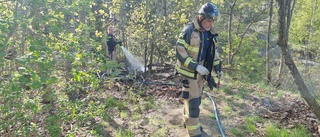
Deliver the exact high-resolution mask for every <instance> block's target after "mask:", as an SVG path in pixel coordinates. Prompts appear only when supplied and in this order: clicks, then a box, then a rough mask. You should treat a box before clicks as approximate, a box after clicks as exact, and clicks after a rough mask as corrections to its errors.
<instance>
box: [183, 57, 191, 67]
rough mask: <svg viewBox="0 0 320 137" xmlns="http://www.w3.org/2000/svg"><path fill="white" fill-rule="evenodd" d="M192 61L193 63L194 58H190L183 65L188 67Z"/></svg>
mask: <svg viewBox="0 0 320 137" xmlns="http://www.w3.org/2000/svg"><path fill="white" fill-rule="evenodd" d="M191 61H192V58H190V57H188V58H187V59H186V61H185V62H184V64H183V65H184V66H186V67H188V65H189V64H190V62H191Z"/></svg>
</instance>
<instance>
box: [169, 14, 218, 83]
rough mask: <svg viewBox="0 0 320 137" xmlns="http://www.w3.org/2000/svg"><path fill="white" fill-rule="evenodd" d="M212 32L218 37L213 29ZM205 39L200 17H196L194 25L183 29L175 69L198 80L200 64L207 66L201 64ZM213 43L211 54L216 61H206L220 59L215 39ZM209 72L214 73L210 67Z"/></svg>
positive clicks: (177, 49) (177, 48) (191, 24)
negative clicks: (197, 70)
mask: <svg viewBox="0 0 320 137" xmlns="http://www.w3.org/2000/svg"><path fill="white" fill-rule="evenodd" d="M210 32H211V34H212V35H217V34H216V32H215V31H214V29H213V27H212V28H211V30H210ZM203 37H204V36H203V33H202V31H201V30H200V26H199V24H198V16H196V17H195V18H194V20H193V22H192V23H189V24H188V25H187V26H185V27H184V28H183V30H182V32H181V33H180V35H179V38H178V40H177V44H176V54H177V64H176V67H175V68H176V70H177V72H178V73H180V74H181V75H183V76H187V77H189V78H194V79H196V78H197V72H196V68H197V66H198V64H206V62H204V63H203V62H199V57H200V55H201V54H202V53H203V51H202V48H203V42H202V41H204V40H203ZM201 39H202V40H201ZM212 43H213V45H211V46H213V50H211V52H210V54H211V55H212V56H211V57H214V59H212V58H211V59H205V61H208V60H211V61H213V60H217V59H220V58H219V54H218V53H217V51H216V50H215V43H216V40H215V39H213V42H212ZM211 64H212V63H211ZM208 69H209V68H208ZM209 71H210V72H211V71H212V67H210V70H209Z"/></svg>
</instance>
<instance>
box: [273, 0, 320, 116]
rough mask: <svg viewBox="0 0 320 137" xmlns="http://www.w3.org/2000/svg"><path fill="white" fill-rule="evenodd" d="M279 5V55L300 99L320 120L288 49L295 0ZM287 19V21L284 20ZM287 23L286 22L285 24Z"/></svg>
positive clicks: (317, 105) (315, 103)
mask: <svg viewBox="0 0 320 137" xmlns="http://www.w3.org/2000/svg"><path fill="white" fill-rule="evenodd" d="M277 2H278V4H279V9H278V15H279V19H278V21H279V31H278V33H279V36H278V42H277V43H278V45H279V46H280V48H281V53H282V56H283V58H284V59H285V64H286V65H287V66H288V68H289V70H290V73H291V75H292V77H293V79H294V82H295V84H296V85H297V87H298V89H299V91H300V94H301V95H302V98H303V99H304V100H305V101H306V102H307V103H308V105H309V107H310V108H311V110H312V111H313V113H314V114H315V115H316V116H317V118H318V119H320V106H319V104H318V103H317V101H316V100H315V98H314V97H313V96H312V94H311V93H310V92H309V91H308V88H307V86H306V84H305V83H304V80H303V78H302V76H301V75H300V72H299V71H298V69H297V67H296V65H295V63H294V61H293V59H292V56H291V53H290V50H289V47H288V31H289V27H290V19H291V14H292V12H291V13H290V12H288V11H290V9H291V11H292V9H293V8H294V6H292V7H291V8H290V6H291V3H292V2H293V5H294V4H295V0H293V1H292V0H285V1H284V0H277ZM287 8H288V9H287ZM286 19H287V20H286ZM286 21H287V22H286Z"/></svg>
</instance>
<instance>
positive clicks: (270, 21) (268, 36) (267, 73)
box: [266, 0, 273, 84]
mask: <svg viewBox="0 0 320 137" xmlns="http://www.w3.org/2000/svg"><path fill="white" fill-rule="evenodd" d="M269 10H270V11H269V23H268V30H267V43H266V83H267V84H269V83H270V82H271V70H270V54H269V52H270V33H271V32H270V31H271V25H272V14H273V0H270V9H269Z"/></svg>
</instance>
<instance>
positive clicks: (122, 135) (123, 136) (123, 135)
mask: <svg viewBox="0 0 320 137" xmlns="http://www.w3.org/2000/svg"><path fill="white" fill-rule="evenodd" d="M133 136H134V134H133V132H132V131H129V130H122V129H121V128H118V129H117V132H116V135H115V137H133Z"/></svg>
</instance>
